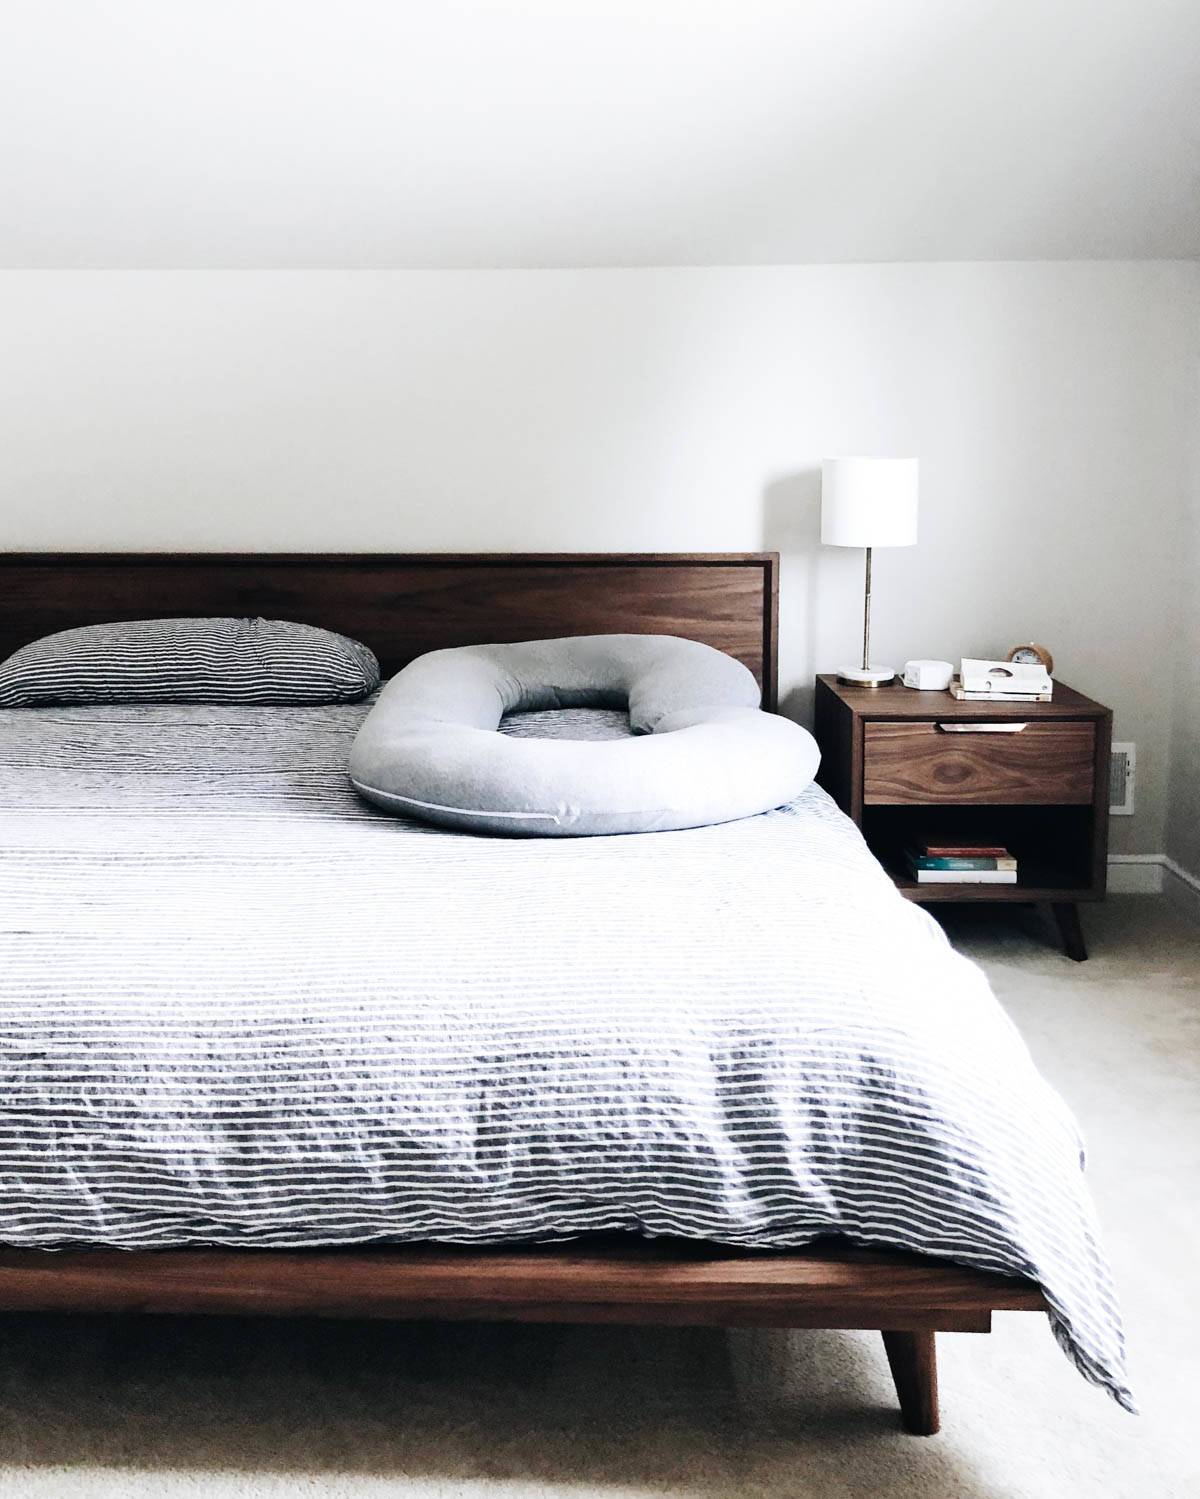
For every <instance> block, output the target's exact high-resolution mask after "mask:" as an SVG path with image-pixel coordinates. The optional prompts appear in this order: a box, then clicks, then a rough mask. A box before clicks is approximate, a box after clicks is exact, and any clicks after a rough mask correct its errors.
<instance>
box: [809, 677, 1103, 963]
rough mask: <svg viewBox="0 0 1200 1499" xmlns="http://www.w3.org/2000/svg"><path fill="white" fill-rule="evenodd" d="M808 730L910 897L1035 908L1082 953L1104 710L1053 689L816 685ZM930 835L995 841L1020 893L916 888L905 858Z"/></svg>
mask: <svg viewBox="0 0 1200 1499" xmlns="http://www.w3.org/2000/svg"><path fill="white" fill-rule="evenodd" d="M963 724H978V725H980V726H981V728H980V729H979V730H978V731H974V730H973V731H970V732H966V733H964V732H961V731H960V726H961V725H963ZM1015 724H1022V725H1024V727H1023V728H1020V729H1018V730H1014V729H1013V725H1015ZM993 726H994V727H993ZM815 733H816V737H817V742H818V743H819V744H820V746H821V769H820V771H819V773H818V776H817V780H818V781H819V783H820V784H821V785H822V786H824V788H825V790H826V791H828V792H829V793H830V795H831V796H832V797H833V798H834V799H835V800H836V802H837V804H838V806H839V807H841V809H842V811H843V812H845V813H847V814H848V815H849V816H850V817H851V818H853V820H854V821H855V822H856V823H857V824H858V826H859V827H860V828H861V829H862V833H863V836H864V838H865V839H866V840H867V844H868V846H869V847H870V849H871V851H872V853H873V854H874V855H875V857H876V858H877V859H878V860H879V861H880V863H881V864H882V865H883V866H884V868H885V869H886V870H887V871H888V873H889V874H890V875H891V876H892V879H893V880H894V881H895V883H896V887H897V889H898V890H900V892H901V893H902V894H903V895H906V896H907V897H908V898H909V900H915V901H920V902H921V903H922V904H925V903H928V902H933V901H1027V902H1041V903H1044V904H1046V905H1048V906H1050V908H1051V910H1052V912H1053V915H1054V918H1055V920H1056V921H1057V923H1058V929H1059V933H1060V934H1061V937H1062V942H1063V947H1064V949H1065V951H1066V953H1067V955H1068V956H1069V957H1072V958H1074V959H1076V961H1082V960H1083V959H1084V958H1086V957H1087V949H1086V948H1085V946H1084V942H1083V933H1082V929H1081V927H1080V924H1079V910H1078V902H1079V901H1084V900H1102V899H1103V897H1104V887H1105V879H1106V875H1107V858H1108V754H1109V745H1110V743H1111V740H1112V713H1111V711H1110V709H1108V708H1105V707H1104V706H1103V705H1102V704H1100V703H1097V702H1093V701H1092V699H1091V698H1089V697H1084V696H1083V694H1082V693H1080V692H1075V691H1073V690H1072V689H1071V688H1070V687H1065V686H1063V684H1062V683H1061V682H1055V684H1054V701H1053V702H1050V703H986V702H958V701H957V700H956V699H955V698H953V697H951V695H950V694H949V693H948V692H915V691H913V690H912V689H910V688H908V687H903V686H901V685H900V684H899V683H896V684H895V685H893V686H888V687H856V686H848V685H846V684H845V683H842V682H839V681H838V680H837V678H836V677H832V676H821V677H818V678H817V693H816V723H815ZM931 829H933V830H936V831H937V832H938V833H939V834H940V833H948V834H950V835H952V836H955V837H963V838H973V839H982V840H986V841H989V842H995V843H1000V844H1003V845H1004V846H1005V847H1006V848H1008V849H1010V850H1011V851H1012V852H1013V853H1014V854H1015V855H1016V858H1017V884H1015V885H975V884H948V885H941V884H939V885H920V884H918V883H917V881H916V880H915V879H914V878H913V876H912V875H911V873H909V872H908V869H907V866H906V863H905V860H904V849H905V847H906V846H908V845H909V844H911V843H912V842H913V841H914V839H915V838H916V836H917V835H918V834H920V833H922V832H925V831H929V830H931Z"/></svg>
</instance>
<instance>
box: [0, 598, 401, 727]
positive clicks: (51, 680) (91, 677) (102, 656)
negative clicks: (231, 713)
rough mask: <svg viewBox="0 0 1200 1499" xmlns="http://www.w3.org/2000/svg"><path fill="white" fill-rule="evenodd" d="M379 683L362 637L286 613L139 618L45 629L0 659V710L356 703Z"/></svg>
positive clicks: (371, 655) (373, 659)
mask: <svg viewBox="0 0 1200 1499" xmlns="http://www.w3.org/2000/svg"><path fill="white" fill-rule="evenodd" d="M378 686H379V662H378V661H377V660H376V659H375V657H374V655H373V654H372V652H371V651H369V650H368V649H367V647H366V646H365V645H362V644H361V643H360V642H359V641H357V640H349V639H347V637H346V636H344V635H335V634H333V633H332V631H330V630H320V629H318V628H317V627H316V626H315V625H298V624H294V623H292V622H291V621H290V620H285V619H135V620H127V621H124V622H122V623H120V624H106V625H84V626H82V627H81V628H80V629H76V630H61V631H59V633H58V634H56V635H44V636H43V637H42V638H41V639H40V640H35V641H33V642H32V644H30V645H27V646H24V647H22V649H21V650H19V651H17V652H16V654H15V655H12V656H10V657H9V658H8V660H7V661H5V662H4V663H3V665H0V708H35V707H39V706H44V705H49V704H52V703H57V704H63V705H65V704H90V703H274V704H286V703H300V704H304V703H309V704H315V703H353V702H357V701H358V700H359V699H360V698H364V697H368V696H369V695H370V694H371V693H372V692H374V691H375V689H376V687H378Z"/></svg>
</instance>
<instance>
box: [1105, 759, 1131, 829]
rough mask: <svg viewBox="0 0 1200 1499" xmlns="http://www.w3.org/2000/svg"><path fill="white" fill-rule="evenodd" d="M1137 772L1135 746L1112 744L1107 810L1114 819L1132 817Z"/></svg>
mask: <svg viewBox="0 0 1200 1499" xmlns="http://www.w3.org/2000/svg"><path fill="white" fill-rule="evenodd" d="M1136 771H1137V745H1136V744H1114V745H1113V747H1112V759H1111V760H1110V761H1109V762H1108V810H1109V811H1110V812H1111V813H1112V815H1113V816H1114V817H1132V816H1133V781H1134V775H1135V773H1136Z"/></svg>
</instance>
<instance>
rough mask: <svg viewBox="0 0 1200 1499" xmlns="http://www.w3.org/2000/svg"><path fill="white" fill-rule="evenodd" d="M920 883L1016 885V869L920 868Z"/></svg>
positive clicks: (918, 882)
mask: <svg viewBox="0 0 1200 1499" xmlns="http://www.w3.org/2000/svg"><path fill="white" fill-rule="evenodd" d="M916 876H917V884H918V885H1015V884H1016V883H1017V871H1016V870H1015V869H918V870H917V871H916Z"/></svg>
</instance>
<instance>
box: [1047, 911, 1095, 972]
mask: <svg viewBox="0 0 1200 1499" xmlns="http://www.w3.org/2000/svg"><path fill="white" fill-rule="evenodd" d="M1050 909H1051V910H1052V911H1053V912H1054V919H1055V921H1056V922H1057V923H1058V935H1059V936H1060V937H1061V938H1062V945H1063V951H1064V952H1065V953H1066V955H1067V957H1068V958H1074V960H1075V962H1076V963H1082V962H1083V961H1084V959H1085V958H1086V957H1087V948H1086V947H1085V946H1084V941H1083V928H1082V926H1080V924H1079V907H1078V906H1077V905H1076V904H1075V902H1074V901H1073V900H1056V901H1054V902H1053V904H1052V905H1051V907H1050Z"/></svg>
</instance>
